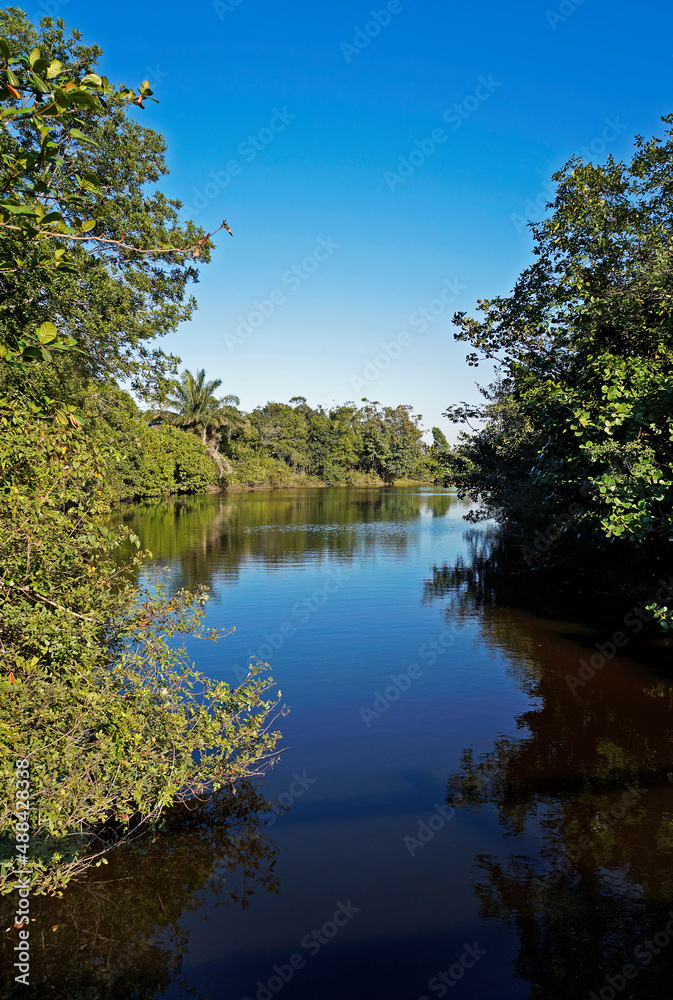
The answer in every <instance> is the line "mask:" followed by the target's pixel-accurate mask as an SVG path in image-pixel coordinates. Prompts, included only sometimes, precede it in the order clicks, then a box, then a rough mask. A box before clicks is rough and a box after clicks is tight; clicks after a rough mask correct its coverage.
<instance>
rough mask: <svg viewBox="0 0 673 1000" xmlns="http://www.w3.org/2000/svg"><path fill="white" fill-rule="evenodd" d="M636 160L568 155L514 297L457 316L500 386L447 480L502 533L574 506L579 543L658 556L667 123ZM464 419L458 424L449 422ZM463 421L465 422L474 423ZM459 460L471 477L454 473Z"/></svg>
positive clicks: (664, 419)
mask: <svg viewBox="0 0 673 1000" xmlns="http://www.w3.org/2000/svg"><path fill="white" fill-rule="evenodd" d="M663 121H664V123H665V125H666V126H668V128H667V130H666V136H665V139H664V140H663V141H662V140H660V139H656V138H654V139H651V140H645V139H643V138H642V137H640V136H639V137H636V144H635V146H636V148H635V153H634V156H633V158H632V160H631V162H630V163H621V162H616V161H615V160H614V159H613V158H612V157H610V158H609V160H608V162H607V163H606V164H605V165H604V166H595V165H593V164H591V163H589V164H586V163H583V162H582V161H581V160H580V159H578V158H573V159H572V160H571V161H570V162H569V163H568V164H567V165H566V166H565V167H564V169H563V170H561V171H560V172H559V173H558V174H556V175H555V176H554V180H555V181H556V183H557V193H556V197H555V199H554V202H553V204H552V205H550V206H549V207H550V208H551V209H552V211H551V213H550V215H549V216H548V217H547V218H546V219H545V220H544V221H542V222H540V223H536V224H531V230H532V233H533V236H534V240H535V248H534V252H535V256H536V258H537V259H536V261H535V262H534V263H533V264H532V265H531V266H530V267H528V268H527V269H526V270H525V271H524V272H523V273H522V275H521V276H520V278H519V279H518V281H517V283H516V286H515V288H514V290H513V292H512V294H511V295H509V296H505V297H498V298H495V299H492V300H485V301H483V302H481V303H480V307H479V308H480V311H481V312H482V313H483V314H484V318H483V319H479V320H477V319H473V318H469V317H467V316H466V315H465V314H464V313H459V314H457V315H456V316H455V317H454V321H455V323H456V324H457V326H458V331H459V332H458V333H457V334H456V336H457V339H459V340H465V341H467V342H468V343H470V344H471V345H472V347H473V348H474V350H473V352H472V353H471V354H470V356H469V359H468V360H469V361H470V363H472V364H476V363H478V361H479V359H480V358H487V359H490V360H492V361H495V363H496V366H497V368H498V370H499V372H500V376H501V382H500V383H499V384H498V385H496V386H495V387H492V389H491V391H490V393H489V397H488V402H487V404H486V406H485V408H483V409H482V410H481V411H480V412H479V413H477V414H476V415H477V416H478V417H481V418H483V419H484V420H485V426H484V427H483V428H482V429H481V430H480V431H479V432H478V433H477V434H476V435H474V436H472V437H471V438H470V439H469V440H465V439H464V440H463V441H462V443H461V444H460V445H459V447H458V449H457V452H456V455H455V461H456V462H457V463H458V466H459V467H458V469H457V470H456V472H455V474H454V476H453V480H454V481H455V482H457V483H459V485H461V486H462V487H463V488H464V489H466V490H467V492H468V493H470V494H471V495H472V496H481V497H485V498H486V499H487V501H488V503H489V504H490V505H491V506H492V508H493V509H494V510H496V511H497V512H499V513H500V515H501V516H502V517H503V518H505V519H507V520H509V521H510V522H511V521H515V522H516V521H521V520H525V519H527V518H528V519H530V518H533V519H535V520H537V521H538V522H544V520H545V519H548V518H549V517H550V516H552V515H553V514H554V513H558V512H559V510H563V509H565V508H567V507H568V506H569V505H571V504H576V505H577V506H578V507H579V508H580V509H579V510H578V511H577V512H576V513H575V515H574V518H573V524H574V528H575V533H577V532H580V533H582V534H583V535H584V536H586V537H591V538H592V539H593V541H594V544H597V545H599V546H601V545H602V546H605V545H607V544H608V543H610V542H614V541H615V540H625V541H626V540H628V541H629V542H630V543H633V546H635V548H636V549H642V550H643V551H645V549H646V548H651V549H652V551H655V550H656V547H657V546H660V545H661V543H662V542H667V541H669V540H670V539H671V538H672V537H673V490H672V489H671V487H672V486H673V446H672V442H673V412H672V410H671V399H672V398H673V336H672V333H671V331H672V330H673V295H672V291H673V270H672V269H671V239H672V237H673V185H672V183H671V181H672V180H673V130H671V128H670V126H671V125H672V124H673V117H671V116H669V117H667V118H664V119H663ZM453 415H454V416H458V418H459V419H464V418H465V416H466V414H465V412H463V413H462V414H461V413H458V414H456V413H455V412H454V413H453ZM468 416H469V415H468ZM460 463H463V464H464V468H463V469H461V468H460Z"/></svg>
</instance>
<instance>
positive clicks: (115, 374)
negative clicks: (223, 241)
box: [0, 7, 228, 405]
mask: <svg viewBox="0 0 673 1000" xmlns="http://www.w3.org/2000/svg"><path fill="white" fill-rule="evenodd" d="M64 29H65V26H64V24H63V22H62V21H61V20H58V21H56V22H54V21H53V20H52V19H50V18H45V19H44V20H43V22H42V25H41V27H40V29H39V30H38V29H35V28H34V27H33V26H32V25H31V24H30V23H29V22H28V21H27V20H26V18H25V16H24V15H23V13H22V12H21V11H20V10H19V9H18V8H16V7H10V8H6V9H4V10H0V35H2V34H4V35H5V38H4V39H3V40H2V41H1V43H0V78H1V80H2V82H1V83H0V103H1V104H2V107H3V116H2V119H1V125H0V357H2V358H4V364H3V365H2V366H0V388H2V386H4V387H5V389H6V390H8V391H12V392H15V391H24V394H25V395H26V396H28V397H30V398H35V395H36V388H37V389H40V390H41V391H42V394H43V396H44V397H47V398H49V397H51V398H53V397H56V396H58V398H59V399H63V398H65V397H69V398H70V399H71V400H73V401H74V403H75V404H76V405H81V402H82V400H83V398H84V397H85V396H86V395H87V393H88V392H89V391H90V382H91V380H92V379H95V380H96V381H97V384H98V388H97V391H98V392H99V393H100V392H102V391H103V385H104V384H105V383H109V382H113V381H116V380H118V379H127V380H130V382H131V384H132V386H133V387H134V388H135V389H136V390H137V391H139V392H148V391H149V389H150V387H156V386H162V385H164V384H165V380H166V378H167V377H168V376H169V375H170V373H171V372H172V371H174V368H175V364H176V359H175V358H171V357H169V356H167V355H166V354H164V353H163V352H162V351H161V350H159V349H150V348H149V347H148V344H149V342H150V341H152V340H154V339H155V338H157V337H158V336H163V335H164V334H166V333H168V332H170V331H171V330H174V329H176V328H177V326H178V324H179V323H181V322H182V321H184V320H186V319H188V318H189V317H190V315H191V314H192V311H193V309H194V306H195V302H194V299H193V297H191V296H189V295H188V287H189V285H190V283H192V282H194V281H196V279H197V276H198V272H197V269H196V267H195V260H196V258H198V257H200V259H201V260H203V261H208V260H209V254H210V249H211V248H212V243H211V242H210V240H209V234H207V233H205V232H204V231H203V230H201V229H199V228H198V227H196V226H195V225H193V223H191V222H187V223H184V224H183V223H180V222H179V221H178V216H179V211H180V208H181V205H180V203H179V202H178V201H176V200H171V199H168V198H166V197H165V195H163V194H162V193H161V192H159V191H152V190H151V187H150V185H153V184H155V183H156V182H157V181H158V180H159V179H160V177H161V176H162V175H164V174H166V173H167V167H166V164H165V160H164V152H165V148H166V147H165V142H164V140H163V138H162V137H161V136H160V135H158V134H157V133H156V132H153V131H152V130H151V129H147V128H145V127H143V126H141V125H140V124H139V122H138V121H137V120H136V118H135V117H134V114H135V112H131V108H134V109H135V111H136V112H140V109H141V108H143V106H144V102H145V101H147V100H152V99H153V98H152V96H151V95H152V91H151V89H150V86H149V83H148V82H147V81H145V82H144V83H143V84H142V86H141V87H140V88H139V90H138V91H133V90H130V89H128V88H126V87H123V86H122V87H114V86H112V85H111V84H110V83H109V82H108V80H107V79H106V78H105V77H102V76H100V75H98V74H97V73H96V72H95V67H96V63H97V61H98V59H99V57H100V54H101V50H100V49H99V48H98V47H97V46H84V45H82V43H81V35H80V34H79V33H78V32H73V33H72V34H71V36H70V37H67V36H66V34H65V30H64ZM227 228H228V227H227ZM75 344H76V345H77V350H76V351H74V350H72V348H73V347H74V346H75ZM66 349H67V350H66ZM31 359H32V360H42V361H46V362H47V364H43V365H41V366H40V368H39V369H36V368H35V367H34V366H33V367H31V369H30V372H28V371H27V370H26V368H25V363H26V362H27V361H30V360H31ZM21 362H23V364H22V363H21ZM36 380H37V381H36Z"/></svg>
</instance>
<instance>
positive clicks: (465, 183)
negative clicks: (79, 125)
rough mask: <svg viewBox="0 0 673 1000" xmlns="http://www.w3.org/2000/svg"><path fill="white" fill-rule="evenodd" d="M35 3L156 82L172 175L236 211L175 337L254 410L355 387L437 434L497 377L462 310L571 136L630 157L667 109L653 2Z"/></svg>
mask: <svg viewBox="0 0 673 1000" xmlns="http://www.w3.org/2000/svg"><path fill="white" fill-rule="evenodd" d="M43 12H46V13H51V14H56V13H57V14H58V15H59V16H62V17H64V18H65V20H66V21H67V23H68V24H69V25H70V26H72V27H77V28H79V29H80V30H81V31H83V33H84V36H85V39H86V40H87V41H96V42H98V43H99V44H100V45H101V46H102V47H103V48H104V50H105V55H104V57H103V62H102V65H103V69H104V71H105V73H106V74H107V75H108V76H109V77H110V79H111V80H114V81H117V82H125V83H127V84H129V85H136V84H139V83H140V82H141V81H142V79H144V78H149V79H150V81H151V83H152V85H153V88H154V91H155V96H156V97H157V98H158V99H159V101H160V103H159V104H158V105H156V104H148V106H147V110H146V111H145V113H144V117H143V119H142V120H143V122H144V123H145V124H147V125H149V126H151V127H153V128H156V129H157V130H158V131H160V132H162V133H163V134H164V135H165V136H166V138H167V140H168V164H169V166H170V169H171V173H170V175H169V177H168V178H166V180H165V182H164V184H163V187H164V190H165V191H166V192H167V193H168V194H170V195H172V196H176V197H179V198H180V199H181V200H182V201H183V202H184V204H185V206H186V207H187V208H188V210H189V214H191V215H192V217H193V218H195V219H196V220H198V222H199V223H200V224H203V225H204V226H205V227H206V228H208V229H214V228H216V227H217V226H218V225H219V224H220V222H221V221H222V219H223V218H226V219H227V220H228V222H229V224H230V225H231V227H232V229H233V231H234V234H235V238H234V239H233V240H232V239H230V237H229V236H227V235H226V234H225V235H221V234H219V235H218V237H217V244H218V246H217V250H216V251H215V254H214V259H213V262H212V263H211V264H210V265H209V266H208V267H206V268H204V269H203V271H202V274H201V281H200V283H199V285H198V286H197V287H196V294H197V297H198V301H199V311H198V312H197V313H196V315H195V317H194V319H193V320H192V322H191V323H189V324H185V325H184V326H183V327H182V328H181V329H180V330H179V331H178V332H177V333H176V334H172V335H169V336H168V337H166V338H165V340H164V346H165V348H166V349H169V350H171V351H173V352H175V353H177V354H179V355H180V356H181V358H182V359H183V361H184V364H185V365H186V366H188V367H190V368H192V369H194V368H197V367H205V368H206V369H207V371H208V373H209V375H210V376H212V377H218V378H221V379H222V380H223V383H224V390H225V391H226V392H233V393H236V394H238V395H239V396H240V397H241V401H242V406H243V407H244V408H245V409H252V408H253V407H254V406H256V405H258V404H260V403H263V402H265V401H267V400H270V399H273V400H278V401H287V400H289V399H290V397H292V396H295V395H304V396H306V397H307V398H308V400H309V402H310V403H313V404H315V403H319V402H321V403H323V404H325V405H329V404H330V403H332V402H343V401H345V400H348V399H354V400H360V399H361V398H362V397H363V396H366V397H367V398H369V399H374V400H379V401H381V402H382V403H386V404H397V403H402V402H404V403H411V404H412V405H413V406H414V408H415V410H416V411H417V412H420V413H422V414H423V423H424V425H425V426H426V427H430V426H432V425H433V424H438V423H439V424H440V426H443V428H444V430H445V431H446V432H449V433H450V431H451V427H450V425H449V424H448V422H447V421H446V420H445V419H443V418H442V417H441V413H442V410H443V409H444V408H445V407H446V406H447V405H448V404H450V403H454V402H457V401H458V400H460V399H468V400H473V399H476V398H477V395H478V394H477V390H476V388H475V386H474V380H475V377H476V378H478V379H479V380H480V381H483V382H487V381H488V374H489V373H488V370H487V369H484V368H479V369H478V370H476V371H475V369H472V368H469V367H468V366H467V365H466V363H465V360H464V359H465V354H466V347H465V345H463V344H458V343H455V342H454V340H453V335H452V325H451V316H452V314H453V312H454V311H455V310H457V309H461V310H467V311H472V310H474V306H475V303H476V300H477V299H478V298H487V297H491V296H493V295H496V294H500V293H506V292H507V291H509V289H510V288H511V287H512V284H513V282H514V280H515V278H516V276H517V274H518V273H519V271H520V270H521V269H522V268H524V267H525V266H526V265H527V263H528V262H529V261H530V259H531V240H530V236H529V234H528V232H527V231H526V229H525V228H524V227H523V224H522V223H523V219H524V218H530V217H540V215H541V212H540V210H539V208H536V207H535V205H536V203H537V204H538V205H542V204H543V203H544V201H545V200H546V196H545V191H546V185H547V184H548V182H549V177H550V175H551V173H552V172H553V171H554V170H555V169H557V168H558V167H559V166H561V165H562V164H563V162H565V160H566V159H567V158H568V157H569V156H570V155H571V154H572V153H573V152H576V151H583V152H584V153H585V157H586V158H587V159H592V160H593V161H594V162H600V161H602V160H604V159H605V158H606V157H607V155H608V154H609V153H612V154H613V155H614V156H617V157H625V156H628V155H629V154H630V150H631V148H632V140H633V136H634V135H636V134H638V133H640V134H643V135H649V134H652V133H655V134H661V131H662V129H661V124H660V121H659V119H660V116H661V115H662V114H666V113H668V112H669V111H673V93H672V89H671V70H672V69H673V31H672V30H671V29H672V27H673V10H672V9H671V8H670V7H669V6H668V5H667V4H666V3H664V2H663V0H659V2H654V0H641V2H640V3H639V4H638V5H635V4H632V3H625V2H623V0H583V2H582V3H580V4H575V3H574V2H573V0H558V2H557V0H540V2H537V0H535V2H531V0H527V2H523V3H512V4H503V3H501V2H498V3H496V2H491V0H489V2H482V3H475V4H451V3H446V2H444V3H440V2H437V0H434V2H433V0H391V2H390V3H388V2H386V3H383V2H381V3H376V4H375V5H374V6H372V4H371V0H370V2H365V0H340V2H339V3H330V2H323V3H320V2H316V0H313V2H308V0H295V2H293V3H279V2H278V0H217V2H215V3H212V2H211V0H194V2H193V3H191V4H185V3H177V2H174V0H164V2H162V3H152V2H145V3H144V4H137V5H128V6H126V7H120V6H119V5H107V4H92V3H90V2H89V0H87V2H84V0H66V2H60V0H40V2H39V3H38V4H37V5H36V6H34V7H30V6H29V7H28V8H27V13H28V14H29V16H30V17H31V18H33V19H34V20H36V19H37V18H38V17H39V16H41V15H42V13H43ZM372 12H374V13H372ZM401 335H402V336H401Z"/></svg>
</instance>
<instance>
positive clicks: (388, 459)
mask: <svg viewBox="0 0 673 1000" xmlns="http://www.w3.org/2000/svg"><path fill="white" fill-rule="evenodd" d="M363 402H364V403H365V404H366V405H365V406H364V407H363V408H362V415H363V425H362V452H363V457H362V464H363V466H364V468H365V469H366V470H369V471H372V472H375V473H376V475H377V476H380V477H381V479H383V481H384V482H386V483H392V482H394V481H395V480H396V479H402V478H404V477H406V476H408V475H409V474H410V472H411V471H412V469H413V467H414V465H415V464H416V463H417V462H418V460H419V459H420V457H421V455H422V451H421V438H422V434H423V432H422V430H421V429H420V426H419V424H420V420H421V418H420V416H416V415H415V414H414V413H413V412H412V408H411V406H408V405H407V406H397V407H394V408H393V407H391V406H384V407H383V408H382V409H379V404H378V403H370V402H369V400H367V399H364V400H363Z"/></svg>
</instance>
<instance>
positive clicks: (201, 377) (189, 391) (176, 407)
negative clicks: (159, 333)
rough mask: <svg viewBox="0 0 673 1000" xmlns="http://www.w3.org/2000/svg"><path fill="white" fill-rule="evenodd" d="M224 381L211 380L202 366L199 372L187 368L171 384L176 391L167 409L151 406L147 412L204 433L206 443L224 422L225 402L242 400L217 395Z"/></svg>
mask: <svg viewBox="0 0 673 1000" xmlns="http://www.w3.org/2000/svg"><path fill="white" fill-rule="evenodd" d="M221 385H222V379H219V378H216V379H211V380H210V381H207V380H206V372H205V369H204V368H199V369H198V370H197V372H196V375H193V374H192V373H191V372H190V371H189V369H188V368H185V370H184V371H183V373H182V376H181V378H180V381H179V382H174V383H173V384H172V386H171V388H172V393H173V394H172V395H169V396H168V398H167V399H166V406H167V409H165V410H149V411H148V413H147V416H148V418H149V419H152V420H165V421H168V422H170V423H172V424H176V425H177V426H178V427H183V428H185V429H187V430H191V431H194V432H195V433H197V434H200V435H201V440H202V442H203V443H204V445H205V444H207V442H208V439H209V438H210V437H212V435H213V433H214V431H215V429H216V428H217V427H219V426H220V418H221V416H222V407H223V405H231V404H235V405H237V406H238V404H239V403H240V402H241V401H240V399H239V398H238V396H224V397H223V398H219V397H217V396H216V395H215V393H216V392H217V390H218V389H219V388H220V386H221Z"/></svg>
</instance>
